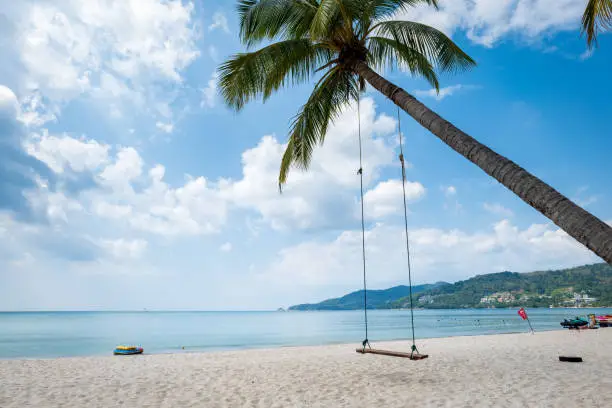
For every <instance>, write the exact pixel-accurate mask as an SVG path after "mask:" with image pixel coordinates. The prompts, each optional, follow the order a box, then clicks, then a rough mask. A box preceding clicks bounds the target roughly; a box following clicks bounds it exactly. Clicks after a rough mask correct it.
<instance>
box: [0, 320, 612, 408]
mask: <svg viewBox="0 0 612 408" xmlns="http://www.w3.org/2000/svg"><path fill="white" fill-rule="evenodd" d="M375 345H376V346H378V348H382V347H384V348H387V349H396V350H407V349H409V344H407V343H406V342H393V343H384V344H383V343H377V344H375ZM418 345H419V349H420V351H421V352H422V353H428V354H429V355H430V358H429V359H426V360H422V361H409V360H406V359H402V358H394V357H385V356H374V355H365V356H364V355H360V354H357V353H355V345H334V346H320V347H297V348H282V349H274V350H247V351H236V352H224V353H202V354H167V355H143V356H133V357H112V356H109V357H91V358H64V359H55V360H24V361H21V360H19V361H18V360H13V361H10V360H9V361H0V381H1V382H0V407H2V408H8V407H20V408H21V407H79V408H91V407H116V406H124V407H334V408H335V407H384V408H387V407H412V406H414V407H611V406H612V395H611V392H612V328H610V329H600V330H585V331H581V332H569V331H557V332H542V333H536V334H535V335H530V334H510V335H495V336H475V337H455V338H444V339H427V340H421V341H419V342H418ZM560 354H563V355H578V356H582V357H583V359H584V362H583V363H562V362H559V361H558V356H559V355H560Z"/></svg>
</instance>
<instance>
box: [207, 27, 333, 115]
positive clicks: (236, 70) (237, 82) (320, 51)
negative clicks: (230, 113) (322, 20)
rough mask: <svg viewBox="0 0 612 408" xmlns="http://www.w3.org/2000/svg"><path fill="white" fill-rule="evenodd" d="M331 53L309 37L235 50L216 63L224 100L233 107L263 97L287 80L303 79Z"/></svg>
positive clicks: (238, 106) (328, 57) (265, 97)
mask: <svg viewBox="0 0 612 408" xmlns="http://www.w3.org/2000/svg"><path fill="white" fill-rule="evenodd" d="M331 57H332V53H331V52H330V51H329V50H328V49H326V48H325V47H324V46H321V45H317V44H312V43H311V42H310V40H308V39H297V40H288V41H281V42H277V43H274V44H271V45H269V46H267V47H264V48H262V49H260V50H258V51H254V52H250V53H242V54H236V55H234V56H233V57H231V58H230V59H229V60H227V61H226V62H224V63H223V64H222V65H221V66H220V67H219V72H220V75H219V80H218V81H219V88H220V90H221V94H222V95H223V98H224V99H225V101H226V103H227V104H228V105H229V106H231V107H232V108H234V109H236V110H240V109H242V107H243V106H244V105H245V104H246V103H248V102H249V101H250V100H252V99H254V98H256V97H258V96H260V95H261V96H262V97H263V100H266V99H268V97H269V96H270V95H271V94H272V93H273V92H274V91H276V90H278V89H279V88H280V87H282V86H284V85H285V84H286V82H288V81H289V82H290V83H291V84H298V83H303V82H306V81H308V80H309V79H310V76H311V75H312V73H313V72H314V70H315V69H316V68H317V67H318V66H319V65H321V64H322V63H325V62H327V61H329V60H330V59H331Z"/></svg>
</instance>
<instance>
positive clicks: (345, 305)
mask: <svg viewBox="0 0 612 408" xmlns="http://www.w3.org/2000/svg"><path fill="white" fill-rule="evenodd" d="M440 285H449V284H448V283H445V282H439V283H436V284H433V285H418V286H414V287H413V288H412V293H413V295H414V294H419V293H422V292H424V291H425V290H428V289H433V288H435V287H438V286H440ZM409 291H410V288H409V287H408V286H395V287H393V288H390V289H384V290H368V291H367V295H368V309H389V308H390V307H391V303H392V302H394V301H397V300H398V299H401V298H403V297H405V296H408V295H409V294H410V292H409ZM361 308H363V290H358V291H356V292H352V293H349V294H348V295H345V296H342V297H341V298H335V299H327V300H324V301H323V302H321V303H314V304H303V305H295V306H291V307H290V308H289V310H354V309H361Z"/></svg>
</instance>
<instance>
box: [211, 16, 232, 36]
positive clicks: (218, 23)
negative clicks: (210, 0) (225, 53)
mask: <svg viewBox="0 0 612 408" xmlns="http://www.w3.org/2000/svg"><path fill="white" fill-rule="evenodd" d="M212 19H213V22H212V24H211V25H209V26H208V31H215V30H222V31H224V32H226V33H228V34H229V32H230V29H229V25H228V23H227V17H226V16H225V14H223V13H222V12H220V11H217V12H216V13H215V14H213V16H212Z"/></svg>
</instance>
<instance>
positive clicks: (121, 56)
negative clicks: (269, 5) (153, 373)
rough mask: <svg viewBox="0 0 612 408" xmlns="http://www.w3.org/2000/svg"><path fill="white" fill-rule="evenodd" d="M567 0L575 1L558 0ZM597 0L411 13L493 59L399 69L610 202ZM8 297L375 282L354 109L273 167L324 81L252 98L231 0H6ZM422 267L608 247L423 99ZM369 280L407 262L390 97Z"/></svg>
mask: <svg viewBox="0 0 612 408" xmlns="http://www.w3.org/2000/svg"><path fill="white" fill-rule="evenodd" d="M560 3H562V4H560ZM582 3H584V2H577V1H574V0H561V1H554V2H553V1H551V0H531V1H525V0H507V1H504V2H498V1H493V0H475V1H474V0H470V1H468V0H458V1H453V2H450V1H441V10H440V11H437V12H436V11H434V10H433V9H427V8H419V9H414V10H410V11H409V12H407V13H406V14H404V15H401V16H398V17H397V18H400V19H413V20H418V21H422V22H425V23H428V24H431V25H434V26H436V27H437V28H439V29H441V30H443V31H444V32H446V33H447V34H448V35H451V36H452V38H453V39H454V40H455V41H456V42H457V43H459V44H460V45H461V46H462V47H463V48H464V50H466V51H467V52H468V53H469V54H470V55H471V56H472V57H473V58H474V59H475V60H476V61H477V63H478V67H477V68H475V69H474V70H472V71H470V72H466V73H460V74H455V75H452V76H443V77H442V85H441V86H442V90H441V93H440V94H439V95H437V96H436V95H434V94H433V93H432V92H431V89H430V88H429V87H428V86H427V84H426V82H425V81H423V80H421V79H418V78H412V77H410V76H408V75H407V74H406V73H404V72H402V71H393V72H386V73H384V74H385V76H386V77H387V78H388V79H390V80H391V81H393V82H395V83H397V84H399V85H401V86H402V87H404V88H405V89H406V90H408V91H409V92H413V93H414V94H415V95H416V96H417V97H418V98H419V99H421V100H422V101H423V102H425V103H427V104H428V105H429V106H431V107H432V108H433V109H435V110H436V111H437V112H439V113H440V114H442V115H443V116H444V117H446V118H447V119H449V120H451V121H452V122H453V123H455V124H456V125H457V126H458V127H460V128H461V129H463V130H465V131H467V132H468V133H470V134H471V135H472V136H474V137H476V138H477V139H478V140H480V141H481V142H484V143H486V144H487V145H489V146H490V147H492V148H493V149H494V150H496V151H498V152H499V153H501V154H503V155H506V156H507V157H509V158H510V159H512V160H514V161H516V162H517V163H518V164H520V165H522V166H524V167H525V168H527V169H528V170H529V171H531V172H532V173H534V174H536V175H537V176H539V177H540V178H542V179H543V180H545V181H546V182H548V183H550V184H551V185H552V186H554V187H555V188H557V189H558V190H560V191H561V192H562V193H564V194H566V195H567V196H568V197H570V198H572V199H574V200H575V201H576V202H577V203H579V204H580V205H583V206H584V207H585V208H586V209H588V210H589V211H591V212H592V213H593V214H595V215H596V216H598V217H600V218H602V219H603V220H606V221H608V222H610V221H612V212H611V211H610V207H609V205H607V203H609V202H610V199H611V198H612V197H611V194H612V191H611V190H610V182H609V176H610V174H612V163H610V161H609V160H607V159H608V156H609V152H610V151H611V149H612V138H611V137H610V136H611V134H610V129H609V125H608V121H607V118H609V117H611V115H612V105H610V103H609V97H608V95H610V94H611V93H612V84H611V83H610V81H607V80H606V79H607V77H609V73H608V71H609V67H610V66H611V64H612V42H611V41H610V36H609V35H603V36H602V37H601V39H600V47H599V49H597V50H596V51H595V52H593V53H588V52H586V48H585V44H584V41H583V39H581V38H580V37H579V20H580V13H581V9H582V8H583V4H582ZM0 23H1V24H0V34H2V35H1V36H0V38H1V39H0V58H1V60H2V61H3V64H2V65H1V66H0V143H1V144H2V146H3V148H2V150H1V153H0V239H1V240H2V242H3V245H2V246H1V247H0V310H24V309H28V310H30V309H61V310H63V309H72V310H74V309H80V310H83V309H86V310H88V309H142V308H148V309H200V310H201V309H208V310H236V309H272V308H276V307H280V306H288V305H291V304H294V303H301V302H307V301H316V300H319V299H322V298H325V297H330V296H335V295H340V294H342V293H344V292H347V291H350V290H355V289H358V288H359V286H360V283H361V277H360V276H361V275H360V273H361V272H360V270H361V263H360V262H361V257H360V242H361V241H360V239H361V238H360V229H359V227H360V221H359V217H358V215H359V195H358V193H359V179H358V178H357V176H356V175H355V171H356V170H357V168H358V164H357V160H358V156H357V154H358V150H357V139H356V129H357V122H356V121H357V118H356V110H355V106H349V107H347V108H346V110H345V112H344V113H343V114H342V115H341V117H340V118H339V119H338V121H337V122H336V123H335V125H334V126H333V127H332V128H331V129H330V131H329V134H328V136H327V142H326V145H325V146H324V147H323V148H320V149H318V150H317V151H316V152H315V156H314V162H313V167H312V171H311V172H309V173H299V172H297V171H296V172H294V173H292V174H291V176H290V179H289V183H288V185H287V188H286V192H285V193H284V194H283V195H279V194H278V191H277V188H276V177H277V170H278V166H279V162H280V156H281V154H282V151H283V143H284V142H285V140H286V134H287V129H288V126H289V123H290V119H291V118H292V117H293V115H294V114H295V113H296V112H297V109H298V108H299V107H300V106H301V104H303V102H304V101H305V99H306V98H307V96H308V93H309V91H310V90H311V88H312V84H308V85H304V86H300V87H296V88H292V89H290V90H284V91H282V92H280V93H279V94H277V95H276V96H274V97H273V98H271V99H270V100H269V101H268V102H267V103H265V104H262V103H260V102H255V103H252V104H251V105H249V106H247V107H246V108H245V109H244V110H243V111H242V112H240V113H235V112H232V111H230V110H228V109H227V108H226V107H225V106H224V105H223V102H222V100H221V99H220V97H219V96H218V94H217V89H216V85H215V84H216V81H215V72H216V67H217V66H218V64H219V63H220V62H222V61H223V59H224V58H225V57H227V56H228V55H230V54H232V53H234V52H238V51H242V50H243V47H242V46H241V45H240V43H239V41H238V38H237V32H238V28H237V20H236V15H235V12H234V4H233V3H232V2H221V1H197V2H191V1H187V0H182V1H170V2H168V1H161V0H131V1H112V0H108V1H106V0H92V1H89V2H77V1H71V0H55V1H50V0H48V1H46V0H40V1H34V0H28V1H24V2H18V3H17V2H14V4H8V3H3V4H2V5H1V6H0ZM401 121H402V131H403V133H404V134H405V137H406V157H407V160H408V161H409V162H410V168H409V170H408V173H407V177H408V180H409V184H408V199H409V209H410V214H409V226H410V230H411V234H412V248H413V255H414V258H413V265H414V280H415V282H417V283H425V282H434V281H438V280H446V281H456V280H459V279H464V278H467V277H470V276H473V275H475V274H479V273H489V272H496V271H502V270H513V271H531V270H537V269H548V268H559V267H566V266H573V265H580V264H584V263H591V262H598V261H600V260H599V259H598V258H597V257H595V256H594V255H592V254H591V253H590V252H589V251H587V250H586V249H584V248H583V247H581V246H580V245H579V244H577V243H576V242H574V241H573V240H572V239H571V238H569V237H567V235H565V234H564V233H563V232H562V231H559V230H558V228H557V227H555V226H554V225H552V224H551V223H550V222H549V221H548V220H547V219H546V218H544V217H543V216H541V215H540V214H539V213H537V212H536V211H535V210H533V209H531V208H530V207H529V206H527V205H526V204H524V203H523V202H522V201H520V200H519V199H517V198H516V197H514V196H513V194H512V193H510V192H508V191H507V190H506V189H505V188H503V187H501V186H500V185H498V184H497V183H496V182H494V181H492V180H491V179H490V178H489V177H488V176H486V175H485V174H484V173H483V172H482V171H481V170H480V169H478V168H476V167H475V166H473V165H472V164H471V163H469V162H467V161H466V160H465V159H463V158H461V157H459V156H458V155H457V154H456V153H454V152H453V151H451V150H450V149H449V148H448V147H447V146H445V145H444V144H443V143H441V142H440V141H439V140H437V139H436V138H435V137H434V136H432V135H430V134H429V133H428V132H426V131H424V130H423V129H421V128H420V127H419V126H418V125H417V124H415V123H414V122H413V121H412V120H411V119H410V118H409V117H407V116H402V118H401ZM362 127H363V130H364V137H365V140H364V160H365V166H364V168H365V182H366V198H365V209H366V217H367V224H366V226H367V259H368V264H367V266H368V271H369V276H368V279H369V282H370V283H371V285H372V287H378V288H383V287H388V286H391V285H395V284H403V283H406V281H407V276H406V268H405V254H404V251H403V247H404V243H403V235H402V234H403V220H402V217H401V214H402V212H401V200H402V199H401V184H400V183H399V176H400V169H399V167H398V162H397V153H398V145H397V134H398V133H397V121H396V111H395V109H394V107H393V106H392V105H391V104H390V103H389V102H388V101H386V100H385V99H384V98H383V97H381V96H380V95H378V94H376V93H375V92H373V91H371V90H370V91H368V92H367V94H366V95H365V96H364V98H363V100H362Z"/></svg>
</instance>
